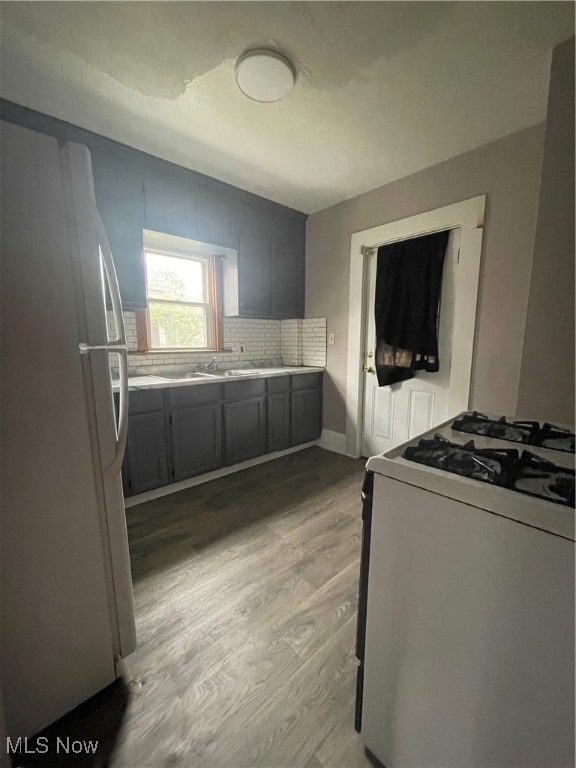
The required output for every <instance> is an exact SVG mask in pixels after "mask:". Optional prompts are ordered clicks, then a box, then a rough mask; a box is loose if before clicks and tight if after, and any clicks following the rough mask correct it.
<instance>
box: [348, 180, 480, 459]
mask: <svg viewBox="0 0 576 768" xmlns="http://www.w3.org/2000/svg"><path fill="white" fill-rule="evenodd" d="M485 201H486V197H485V195H480V196H478V197H475V198H471V199H470V200H465V201H463V202H460V203H455V204H454V205H449V206H446V207H444V208H438V209H436V210H433V211H427V212H426V213H422V214H418V215H416V216H411V217H409V218H406V219H401V220H399V221H395V222H391V223H389V224H383V225H381V226H379V227H373V228H372V229H368V230H364V231H362V232H357V233H356V234H354V235H352V242H351V254H350V305H349V306H350V312H349V323H348V373H347V397H346V401H347V403H346V404H347V409H346V410H347V417H346V452H347V453H348V455H351V456H360V455H363V454H364V452H365V451H372V450H373V448H376V449H377V450H375V451H374V452H375V453H380V452H382V450H387V449H388V448H391V447H393V445H398V444H399V443H401V442H403V441H404V440H406V439H408V438H409V436H412V435H414V434H417V433H418V432H420V431H423V430H425V429H427V428H429V427H430V426H432V425H433V424H434V419H435V413H434V401H435V400H436V401H438V400H440V401H442V404H441V409H442V411H443V412H445V413H446V414H447V416H448V417H449V416H450V415H452V414H456V413H458V412H460V411H462V410H466V409H467V408H468V404H469V396H470V382H471V375H472V359H473V348H474V331H475V326H476V306H477V298H478V284H479V276H480V255H481V250H482V233H483V224H484V209H485ZM447 229H449V230H452V231H453V232H454V233H455V232H458V233H459V235H460V242H459V248H456V247H455V244H456V239H457V235H456V234H452V235H451V244H452V253H451V258H450V259H449V262H448V263H449V267H448V270H447V273H446V277H447V280H446V284H445V286H444V287H445V288H446V291H447V293H446V297H445V296H444V287H443V302H444V301H445V302H446V303H447V304H448V311H447V312H446V313H445V318H448V317H450V319H451V320H452V332H451V333H450V334H449V335H450V346H449V348H448V349H444V357H445V359H446V355H448V358H449V359H450V370H449V372H447V381H446V382H445V386H444V390H445V391H444V392H443V395H442V397H441V398H438V395H437V393H431V392H430V390H429V388H428V389H427V388H426V387H424V386H420V385H421V384H422V382H424V381H425V379H424V377H420V376H419V377H417V378H416V379H412V380H410V381H408V382H402V385H405V384H410V382H416V383H417V385H418V386H416V387H415V391H414V392H413V394H410V393H409V392H408V391H406V392H404V393H402V395H401V397H400V398H398V397H395V395H396V393H395V392H394V389H397V390H398V391H401V385H394V387H384V388H379V393H378V394H377V393H376V392H375V391H374V385H373V386H372V389H370V387H369V386H367V385H366V377H367V374H366V372H365V371H364V368H365V367H369V365H367V363H369V358H368V357H367V356H368V354H369V352H370V351H371V349H370V346H369V341H370V339H369V336H368V333H367V328H368V323H367V315H368V314H369V313H370V312H371V306H370V303H369V290H370V272H371V270H370V264H371V262H374V261H375V257H371V256H370V251H371V249H375V248H377V247H378V246H380V245H385V244H388V243H392V242H395V241H399V240H406V239H408V238H412V237H418V236H421V235H426V234H431V233H433V232H439V231H442V230H447ZM449 246H450V243H449ZM448 255H449V254H448V251H447V256H448ZM450 304H451V305H452V306H451V307H450ZM372 305H373V302H372ZM450 310H451V311H450ZM444 335H445V336H446V334H444ZM372 350H373V347H372ZM373 378H375V377H373ZM430 378H432V377H430ZM413 388H414V387H413ZM407 389H408V388H407ZM383 390H388V392H384V394H382V392H383ZM378 400H379V402H378ZM395 401H398V404H397V403H396V402H395ZM402 401H404V404H403V405H402ZM375 408H376V420H374V409H375ZM370 409H372V411H371V410H370ZM438 412H439V411H438ZM378 414H380V415H379V416H378ZM365 415H366V416H367V417H368V418H369V419H370V418H372V421H373V428H374V429H373V431H374V435H376V437H377V438H379V439H381V438H385V439H384V440H383V441H382V442H378V443H376V442H374V440H373V438H371V437H370V436H369V432H370V428H368V429H366V440H364V432H365V429H364V426H365V421H366V419H365ZM378 420H379V423H378ZM363 443H364V444H363ZM380 446H381V447H380Z"/></svg>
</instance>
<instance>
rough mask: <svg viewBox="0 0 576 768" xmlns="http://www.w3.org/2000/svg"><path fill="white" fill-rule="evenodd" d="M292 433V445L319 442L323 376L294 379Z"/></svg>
mask: <svg viewBox="0 0 576 768" xmlns="http://www.w3.org/2000/svg"><path fill="white" fill-rule="evenodd" d="M292 382H293V383H292V392H291V393H290V432H291V443H292V445H300V444H301V443H308V442H310V441H311V440H317V439H318V438H319V437H320V433H321V432H322V386H321V384H322V374H315V373H314V374H304V375H302V376H293V377H292Z"/></svg>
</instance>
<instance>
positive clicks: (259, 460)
mask: <svg viewBox="0 0 576 768" xmlns="http://www.w3.org/2000/svg"><path fill="white" fill-rule="evenodd" d="M332 434H337V433H336V432H334V433H332ZM342 437H344V435H342ZM314 445H320V441H318V442H311V443H302V445H295V446H294V447H293V448H286V450H285V451H274V453H265V454H264V456H256V458H254V459H248V461H242V462H241V463H240V464H234V465H233V466H231V467H221V468H220V469H215V470H214V472H206V474H204V475H198V476H197V477H190V478H189V479H188V480H181V481H180V482H179V483H171V484H170V485H163V486H162V487H161V488H154V490H152V491H145V492H144V493H139V494H138V495H137V496H129V497H128V498H127V499H124V506H125V507H126V508H128V507H135V506H136V505H137V504H144V502H146V501H152V500H153V499H159V498H161V497H162V496H169V495H170V494H171V493H178V491H184V490H185V489H186V488H193V487H194V486H195V485H203V484H204V483H209V482H210V481H211V480H217V479H218V478H219V477H226V475H233V474H234V473H235V472H241V471H242V470H243V469H249V468H250V467H255V466H257V465H258V464H264V463H266V462H267V461H273V460H274V459H280V458H282V456H288V454H290V453H297V452H298V451H304V450H305V449H306V448H312V446H314ZM321 447H322V448H324V447H325V446H323V445H322V446H321ZM328 450H330V449H328Z"/></svg>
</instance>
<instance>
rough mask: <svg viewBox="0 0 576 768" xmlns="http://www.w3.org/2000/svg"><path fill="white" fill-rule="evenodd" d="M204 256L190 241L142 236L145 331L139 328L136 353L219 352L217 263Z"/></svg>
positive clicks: (153, 234) (151, 234)
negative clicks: (213, 350)
mask: <svg viewBox="0 0 576 768" xmlns="http://www.w3.org/2000/svg"><path fill="white" fill-rule="evenodd" d="M207 250H209V246H206V245H205V244H203V243H197V242H196V241H194V240H187V239H186V238H182V237H175V236H172V235H163V234H161V233H158V232H149V231H145V232H144V262H145V269H146V297H147V301H148V309H147V310H146V311H145V313H144V315H145V328H142V327H141V325H142V323H140V324H139V333H138V336H139V342H140V343H139V347H140V348H141V349H147V350H184V349H196V350H198V349H200V350H203V349H206V350H208V349H218V348H219V346H220V343H219V342H220V340H221V335H222V334H221V329H220V317H219V304H220V302H219V299H218V297H219V290H218V289H219V286H218V283H219V281H218V279H217V277H218V275H217V272H218V259H217V257H216V256H213V255H206V251H207ZM143 337H144V338H143ZM142 342H144V343H142Z"/></svg>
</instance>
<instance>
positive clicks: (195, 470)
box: [170, 403, 222, 481]
mask: <svg viewBox="0 0 576 768" xmlns="http://www.w3.org/2000/svg"><path fill="white" fill-rule="evenodd" d="M220 414H221V407H220V404H219V403H218V404H216V405H201V406H196V407H190V408H178V409H173V410H172V412H171V414H170V425H171V431H170V434H171V438H172V466H173V469H172V477H173V479H174V481H178V480H185V479H186V478H187V477H194V475H201V474H202V473H203V472H211V471H212V470H214V469H218V467H221V466H222V426H221V421H222V419H221V415H220Z"/></svg>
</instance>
